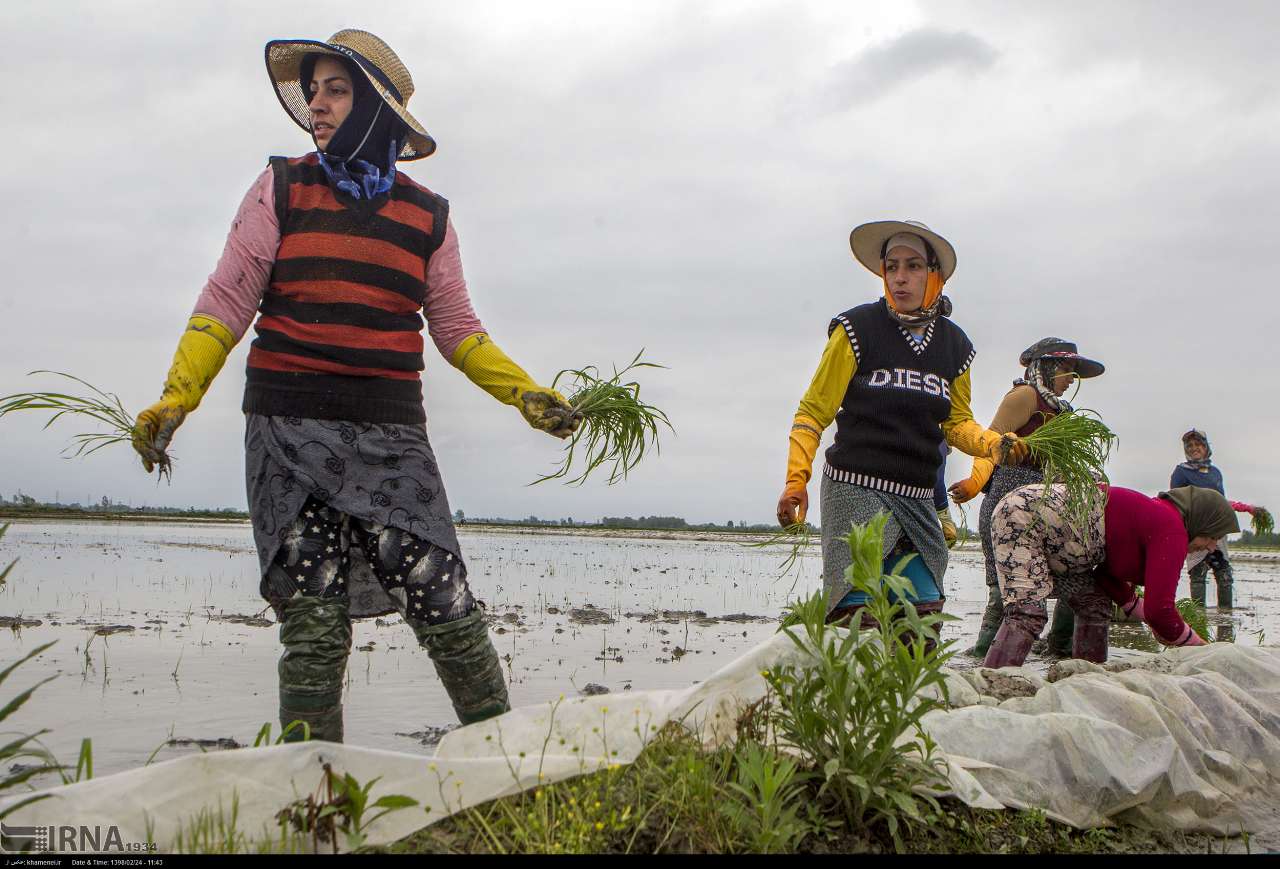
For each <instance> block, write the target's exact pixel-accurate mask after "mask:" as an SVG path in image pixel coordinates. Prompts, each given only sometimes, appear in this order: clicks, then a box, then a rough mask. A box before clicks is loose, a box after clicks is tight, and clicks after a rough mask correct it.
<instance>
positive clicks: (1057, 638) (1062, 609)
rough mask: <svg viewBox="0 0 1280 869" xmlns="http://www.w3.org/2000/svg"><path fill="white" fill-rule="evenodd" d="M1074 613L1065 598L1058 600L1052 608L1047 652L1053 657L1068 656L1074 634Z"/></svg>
mask: <svg viewBox="0 0 1280 869" xmlns="http://www.w3.org/2000/svg"><path fill="white" fill-rule="evenodd" d="M1075 627H1076V614H1075V613H1074V612H1073V611H1072V609H1071V607H1070V606H1069V605H1068V604H1067V602H1066V601H1065V600H1059V601H1058V603H1057V605H1055V606H1054V608H1053V622H1052V623H1051V624H1050V625H1049V636H1048V643H1047V649H1048V653H1049V654H1050V655H1052V656H1053V657H1055V658H1070V657H1071V652H1072V637H1073V635H1074V634H1075Z"/></svg>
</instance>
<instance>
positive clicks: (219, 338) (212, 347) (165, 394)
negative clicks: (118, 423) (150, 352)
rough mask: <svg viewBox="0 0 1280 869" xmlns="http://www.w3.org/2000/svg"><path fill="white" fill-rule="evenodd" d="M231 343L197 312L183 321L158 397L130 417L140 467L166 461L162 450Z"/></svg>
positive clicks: (229, 336)
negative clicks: (140, 463) (132, 418)
mask: <svg viewBox="0 0 1280 869" xmlns="http://www.w3.org/2000/svg"><path fill="white" fill-rule="evenodd" d="M235 346H236V338H235V335H233V334H232V333H231V330H230V329H228V328H227V327H226V326H224V325H223V324H222V323H220V322H218V321H217V320H215V319H214V318H212V317H209V316H205V315H204V314H197V315H196V316H194V317H192V318H191V319H190V320H188V321H187V331H185V332H183V333H182V338H180V339H179V340H178V349H177V352H175V353H174V354H173V364H172V365H170V366H169V376H168V377H166V378H165V381H164V390H163V391H162V392H161V393H160V400H159V401H157V402H156V403H155V404H153V405H151V406H150V407H148V408H147V409H146V410H144V411H142V412H141V413H139V414H138V417H137V419H136V420H134V433H133V448H134V449H135V450H137V452H138V455H139V456H141V457H142V467H143V468H145V469H146V470H147V472H148V473H150V472H151V471H152V470H154V468H155V466H156V465H161V467H163V466H164V465H165V464H167V462H168V458H167V457H166V456H165V449H166V448H167V447H168V446H169V442H170V441H171V440H172V439H173V433H174V432H175V431H176V430H177V428H178V426H180V425H182V421H183V420H184V419H186V418H187V414H189V413H191V411H193V410H195V409H196V408H197V407H199V406H200V400H201V399H203V398H204V394H205V393H206V392H207V391H208V390H209V385H210V384H211V383H213V378H214V377H216V376H217V374H218V372H219V371H221V370H222V365H223V363H225V362H226V361H227V354H228V353H230V352H231V348H233V347H235Z"/></svg>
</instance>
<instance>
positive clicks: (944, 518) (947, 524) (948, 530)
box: [938, 507, 958, 549]
mask: <svg viewBox="0 0 1280 869" xmlns="http://www.w3.org/2000/svg"><path fill="white" fill-rule="evenodd" d="M938 521H939V522H941V523H942V539H943V540H945V541H946V542H947V548H948V549H950V548H951V547H953V546H955V545H956V537H957V536H958V535H957V533H956V523H955V522H954V521H952V519H951V511H950V510H948V509H947V508H946V507H943V508H942V509H941V510H939V511H938Z"/></svg>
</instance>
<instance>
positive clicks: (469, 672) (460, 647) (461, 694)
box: [413, 608, 511, 724]
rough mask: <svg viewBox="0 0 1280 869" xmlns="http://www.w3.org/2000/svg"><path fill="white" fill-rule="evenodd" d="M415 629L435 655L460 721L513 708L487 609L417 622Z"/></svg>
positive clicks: (472, 720)
mask: <svg viewBox="0 0 1280 869" xmlns="http://www.w3.org/2000/svg"><path fill="white" fill-rule="evenodd" d="M413 632H414V634H416V635H417V637H418V642H419V643H420V644H421V645H422V647H423V648H424V649H426V650H427V654H428V655H430V656H431V663H433V664H434V665H435V667H436V675H438V676H439V677H440V681H441V682H442V683H444V690H445V691H446V692H448V694H449V700H450V701H452V703H453V711H454V712H456V713H457V714H458V720H459V721H461V722H462V723H463V724H473V723H475V722H477V721H484V720H485V719H486V718H492V717H494V716H495V715H501V714H502V713H504V712H506V711H508V710H510V709H511V703H510V701H509V700H508V698H507V683H506V681H505V680H504V679H503V678H502V664H501V662H500V661H499V660H498V650H497V649H495V648H494V647H493V643H492V642H491V641H490V640H489V626H488V625H487V624H485V621H484V610H483V609H480V608H476V609H474V610H472V611H471V612H470V613H469V614H467V615H465V616H463V617H462V618H460V619H455V620H454V621H451V622H445V623H444V624H442V625H414V627H413Z"/></svg>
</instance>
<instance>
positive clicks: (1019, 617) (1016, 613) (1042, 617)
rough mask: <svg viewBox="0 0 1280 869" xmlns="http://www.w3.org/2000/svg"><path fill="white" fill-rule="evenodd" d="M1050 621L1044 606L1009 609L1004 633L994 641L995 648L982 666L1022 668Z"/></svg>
mask: <svg viewBox="0 0 1280 869" xmlns="http://www.w3.org/2000/svg"><path fill="white" fill-rule="evenodd" d="M1048 620H1049V617H1048V616H1047V615H1046V614H1045V611H1044V605H1043V604H1041V605H1040V606H1039V607H1035V606H1006V607H1005V608H1004V620H1003V621H1002V622H1001V623H1000V630H998V631H996V637H995V639H994V640H992V641H991V648H990V649H988V650H987V656H986V658H984V659H983V661H982V666H984V667H990V668H992V669H997V668H1000V667H1021V666H1022V665H1023V663H1025V662H1026V660H1027V654H1028V653H1029V652H1030V651H1031V644H1032V643H1033V642H1035V639H1036V637H1038V636H1039V635H1040V632H1041V631H1042V630H1044V623H1045V622H1047V621H1048Z"/></svg>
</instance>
